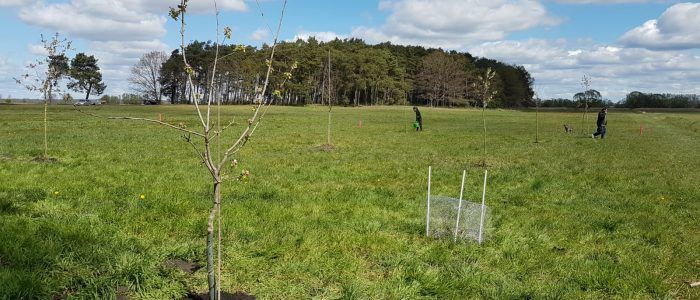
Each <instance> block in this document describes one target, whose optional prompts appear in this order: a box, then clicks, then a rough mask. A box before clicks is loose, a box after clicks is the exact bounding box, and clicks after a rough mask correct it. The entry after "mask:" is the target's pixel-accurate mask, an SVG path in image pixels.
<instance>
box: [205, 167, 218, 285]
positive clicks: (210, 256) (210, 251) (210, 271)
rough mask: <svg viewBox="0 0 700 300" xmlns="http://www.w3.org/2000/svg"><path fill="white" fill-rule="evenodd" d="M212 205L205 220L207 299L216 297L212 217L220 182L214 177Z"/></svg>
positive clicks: (213, 217)
mask: <svg viewBox="0 0 700 300" xmlns="http://www.w3.org/2000/svg"><path fill="white" fill-rule="evenodd" d="M213 204H214V206H213V207H212V209H211V211H210V212H209V220H208V222H207V278H208V281H209V299H217V298H216V295H217V290H218V287H217V285H216V275H215V273H214V272H215V271H214V219H215V218H216V211H217V210H218V208H219V205H220V204H221V182H219V181H218V180H216V179H214V203H213Z"/></svg>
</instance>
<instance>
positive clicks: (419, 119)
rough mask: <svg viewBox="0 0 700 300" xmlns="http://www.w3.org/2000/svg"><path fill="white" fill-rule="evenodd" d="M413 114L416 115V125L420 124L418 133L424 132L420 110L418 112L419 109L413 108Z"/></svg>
mask: <svg viewBox="0 0 700 300" xmlns="http://www.w3.org/2000/svg"><path fill="white" fill-rule="evenodd" d="M413 112H415V113H416V123H418V127H416V131H419V130H420V131H423V116H421V114H420V110H418V107H415V106H414V107H413Z"/></svg>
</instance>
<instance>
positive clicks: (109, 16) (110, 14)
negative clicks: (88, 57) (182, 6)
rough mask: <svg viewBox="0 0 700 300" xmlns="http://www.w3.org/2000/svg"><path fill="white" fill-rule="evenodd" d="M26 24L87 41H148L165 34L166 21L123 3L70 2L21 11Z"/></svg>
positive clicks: (77, 0) (88, 0)
mask: <svg viewBox="0 0 700 300" xmlns="http://www.w3.org/2000/svg"><path fill="white" fill-rule="evenodd" d="M20 18H21V19H22V21H24V22H25V23H28V24H32V25H36V26H40V27H44V28H48V29H51V30H55V31H59V32H64V33H68V34H70V35H71V36H74V37H81V38H85V39H88V40H98V41H112V40H148V39H153V38H157V37H161V36H163V35H164V34H165V32H166V31H165V28H164V27H163V26H164V25H165V21H166V20H165V17H163V16H158V15H155V14H151V13H146V12H141V11H135V10H133V9H132V8H131V7H129V6H126V5H125V4H124V3H123V2H117V1H100V0H73V1H72V2H70V3H55V4H48V5H47V4H44V3H38V4H36V5H33V6H31V7H25V8H23V9H22V10H21V11H20Z"/></svg>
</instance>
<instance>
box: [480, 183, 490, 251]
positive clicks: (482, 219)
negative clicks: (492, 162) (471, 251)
mask: <svg viewBox="0 0 700 300" xmlns="http://www.w3.org/2000/svg"><path fill="white" fill-rule="evenodd" d="M488 174H489V170H485V171H484V189H483V192H482V194H481V220H480V221H479V245H481V240H482V237H483V234H484V212H485V210H486V178H487V177H488Z"/></svg>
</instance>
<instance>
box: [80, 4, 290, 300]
mask: <svg viewBox="0 0 700 300" xmlns="http://www.w3.org/2000/svg"><path fill="white" fill-rule="evenodd" d="M188 2H189V0H181V1H180V5H178V6H177V7H176V8H171V9H170V13H169V15H170V17H171V18H172V19H173V20H175V21H179V23H180V50H181V53H182V59H183V62H184V66H185V70H184V71H185V73H186V75H187V79H186V80H187V85H188V87H189V88H190V89H192V88H193V87H194V86H195V85H194V83H193V79H192V77H193V76H195V70H194V69H193V68H192V67H191V66H190V65H189V63H188V60H187V53H186V51H185V50H186V45H185V29H186V22H185V16H186V14H187V5H188ZM213 2H214V9H215V12H216V36H217V43H216V52H215V56H214V63H213V65H212V70H211V73H210V74H211V77H210V81H209V82H208V84H209V88H210V90H209V92H208V93H207V96H206V97H205V99H203V97H202V95H201V94H195V96H194V98H195V101H193V103H194V109H195V111H196V113H197V114H196V116H197V123H198V126H199V127H200V128H199V129H198V130H194V129H188V128H187V127H186V126H185V125H183V124H179V125H175V124H170V123H166V122H164V121H162V120H154V119H147V118H137V117H109V116H107V117H106V116H99V115H96V114H93V113H90V112H87V111H84V110H81V109H79V108H78V107H76V109H77V110H78V111H80V112H82V113H84V114H87V115H90V116H94V117H100V118H106V119H111V120H133V121H143V122H150V123H155V124H160V125H163V126H166V127H168V128H171V129H175V130H178V131H181V132H182V133H183V136H182V137H183V139H184V141H185V142H187V143H188V144H189V145H191V147H192V148H193V149H194V151H195V153H196V154H197V155H198V158H199V159H200V160H201V161H202V163H203V165H204V166H205V167H206V169H207V170H208V172H209V174H210V175H211V180H212V185H213V197H212V199H211V200H212V207H211V209H210V211H209V216H208V218H207V239H206V255H207V282H208V288H209V291H208V293H209V298H210V299H220V298H221V262H222V260H221V248H222V247H221V214H220V213H221V186H222V183H223V182H224V179H225V178H226V177H227V176H226V174H225V169H226V166H227V165H228V164H229V162H231V161H233V163H232V164H235V163H236V162H237V160H235V159H233V158H234V157H235V156H236V155H237V154H239V152H240V151H241V150H242V149H243V148H244V147H245V146H246V145H247V144H248V142H249V141H250V140H251V137H252V136H253V135H254V133H255V132H256V130H257V129H258V127H259V125H260V124H261V122H262V120H263V118H264V116H265V115H266V113H267V111H268V109H269V108H270V106H271V104H272V103H273V102H274V100H275V99H279V98H280V97H281V92H280V90H279V89H277V90H274V91H273V92H272V93H271V94H272V96H271V97H267V96H266V95H267V94H268V85H269V83H270V76H271V74H272V72H273V71H274V69H273V63H272V62H273V61H274V58H275V50H276V48H277V44H278V39H279V34H280V31H281V29H282V21H283V19H284V13H285V9H286V7H287V0H284V1H283V4H282V11H281V14H280V17H279V22H278V25H277V31H276V33H275V35H274V42H273V44H272V47H271V48H270V55H269V58H268V59H267V60H266V61H265V64H266V65H267V72H266V75H265V81H264V83H263V85H262V88H261V89H256V95H255V98H254V105H255V106H254V108H253V112H252V115H251V116H250V118H249V119H248V120H247V121H246V123H245V126H244V128H243V129H241V131H240V133H239V134H236V135H235V137H234V138H233V139H231V142H230V143H227V144H226V145H224V144H223V143H224V140H222V137H223V134H224V133H225V132H226V131H227V130H228V129H231V128H233V125H235V122H233V121H232V122H230V123H228V124H227V125H225V126H223V127H222V126H221V112H220V109H221V95H220V93H219V92H218V91H219V88H220V87H219V85H220V84H219V83H220V82H219V81H217V75H216V72H217V65H218V63H219V60H220V57H219V44H221V42H222V41H221V38H220V33H221V30H220V27H219V9H218V7H217V2H216V0H213ZM223 34H224V39H231V29H230V28H229V27H225V28H224V29H223ZM236 50H238V51H244V50H245V48H244V47H236ZM296 68H297V63H296V62H295V63H294V64H293V65H292V66H291V67H290V70H289V71H288V72H284V73H283V78H284V80H283V81H282V82H281V83H280V84H279V88H280V89H281V88H282V87H284V85H285V84H286V82H287V81H288V80H289V79H291V78H292V72H293V71H294V70H295V69H296ZM208 79H209V78H208ZM212 106H216V109H217V116H216V120H214V118H213V117H212ZM226 140H228V138H227V139H226ZM222 146H224V147H223V148H222ZM214 148H217V149H216V150H218V151H215V149H214ZM248 176H249V171H247V170H246V171H244V173H243V174H241V176H240V178H247V177H248ZM217 221H218V231H217V234H216V237H215V234H214V233H215V230H214V226H215V222H217ZM215 238H216V239H217V240H218V243H217V244H218V247H217V250H218V251H217V255H216V271H215V248H214V240H215Z"/></svg>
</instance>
